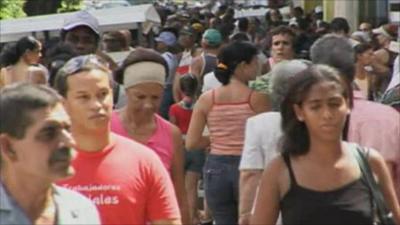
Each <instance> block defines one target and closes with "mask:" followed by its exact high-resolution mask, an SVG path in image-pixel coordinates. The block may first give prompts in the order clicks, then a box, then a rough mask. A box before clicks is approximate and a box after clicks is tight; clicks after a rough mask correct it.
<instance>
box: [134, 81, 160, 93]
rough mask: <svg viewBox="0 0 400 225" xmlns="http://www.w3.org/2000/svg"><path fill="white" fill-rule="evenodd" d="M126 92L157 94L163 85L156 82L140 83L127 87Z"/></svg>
mask: <svg viewBox="0 0 400 225" xmlns="http://www.w3.org/2000/svg"><path fill="white" fill-rule="evenodd" d="M127 91H128V92H130V93H133V94H146V95H147V94H149V95H152V94H158V93H160V91H161V92H162V91H163V87H162V86H161V85H159V84H157V83H142V84H137V85H135V86H132V87H130V88H128V89H127Z"/></svg>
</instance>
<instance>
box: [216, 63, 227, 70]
mask: <svg viewBox="0 0 400 225" xmlns="http://www.w3.org/2000/svg"><path fill="white" fill-rule="evenodd" d="M217 67H218V68H220V69H224V70H227V69H228V66H227V65H225V64H223V63H218V65H217Z"/></svg>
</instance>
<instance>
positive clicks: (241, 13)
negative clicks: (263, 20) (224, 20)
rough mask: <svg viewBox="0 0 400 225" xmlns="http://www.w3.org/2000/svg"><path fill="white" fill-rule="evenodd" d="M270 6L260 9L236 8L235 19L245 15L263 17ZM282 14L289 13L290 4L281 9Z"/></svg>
mask: <svg viewBox="0 0 400 225" xmlns="http://www.w3.org/2000/svg"><path fill="white" fill-rule="evenodd" d="M269 10H270V8H264V7H261V8H258V9H252V8H249V9H235V19H239V18H243V17H253V16H254V17H263V16H265V13H267V12H268V11H269ZM279 11H280V12H281V14H282V15H285V14H289V13H290V8H289V6H285V7H282V8H280V9H279Z"/></svg>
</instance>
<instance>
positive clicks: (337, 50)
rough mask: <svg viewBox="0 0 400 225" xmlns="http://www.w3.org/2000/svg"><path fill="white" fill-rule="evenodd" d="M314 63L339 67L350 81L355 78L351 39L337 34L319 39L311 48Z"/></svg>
mask: <svg viewBox="0 0 400 225" xmlns="http://www.w3.org/2000/svg"><path fill="white" fill-rule="evenodd" d="M310 56H311V61H312V62H313V63H314V64H326V65H329V66H331V67H333V68H335V69H337V70H338V71H339V73H340V75H341V76H342V77H343V78H345V80H346V81H347V82H349V83H352V82H353V80H354V73H355V65H354V64H355V54H354V50H353V47H352V46H351V43H350V40H349V39H347V38H345V37H342V36H338V35H335V34H328V35H325V36H323V37H322V38H320V39H318V40H317V41H316V42H315V43H314V44H313V45H312V46H311V48H310Z"/></svg>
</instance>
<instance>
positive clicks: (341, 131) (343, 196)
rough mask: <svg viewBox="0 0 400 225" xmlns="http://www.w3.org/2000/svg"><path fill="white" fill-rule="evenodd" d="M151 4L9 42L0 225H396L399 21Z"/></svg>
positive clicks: (2, 100) (2, 99)
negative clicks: (145, 11)
mask: <svg viewBox="0 0 400 225" xmlns="http://www.w3.org/2000/svg"><path fill="white" fill-rule="evenodd" d="M158 7H160V6H158ZM159 12H160V14H161V16H162V26H161V27H153V28H150V29H149V30H148V31H146V32H145V33H144V34H140V35H143V36H142V38H140V40H136V39H135V38H133V37H134V36H135V35H133V31H130V30H118V31H111V32H105V33H101V32H100V30H99V24H98V21H97V19H96V18H95V17H93V16H92V15H91V14H90V13H89V12H87V11H78V12H76V13H73V14H71V15H70V17H68V18H65V23H64V25H63V27H62V29H61V32H60V38H59V40H55V41H48V42H44V41H42V40H38V39H36V38H35V37H32V36H27V37H23V38H21V39H19V40H18V41H17V42H15V43H12V44H8V45H6V46H4V48H3V49H2V52H1V55H0V67H1V73H0V178H1V179H0V224H7V225H9V224H15V225H19V224H124V225H125V224H155V225H166V224H184V225H186V224H188V225H189V224H191V225H199V224H215V225H227V224H240V225H250V224H254V225H258V224H371V225H372V224H376V222H377V220H378V219H380V218H378V217H379V216H378V214H377V213H376V212H375V211H376V207H377V204H380V203H382V204H383V205H385V207H386V209H387V211H388V212H390V213H391V214H390V215H391V216H392V217H391V218H390V219H391V220H392V221H393V223H394V224H400V206H399V200H400V71H399V64H400V63H399V52H400V50H399V49H398V48H396V47H393V46H396V45H395V40H396V38H397V39H398V40H397V41H399V37H400V36H399V35H400V34H399V33H398V26H396V25H394V24H390V23H389V22H387V21H386V22H382V23H381V24H374V26H373V25H372V24H371V23H368V22H364V21H363V22H362V23H360V26H359V27H358V28H357V31H355V32H353V33H351V32H350V30H351V28H350V26H349V24H348V22H347V20H346V18H341V17H337V18H334V19H332V20H331V21H323V19H322V18H323V16H322V15H323V11H322V8H321V7H316V8H315V9H314V10H313V11H312V12H310V13H309V14H306V13H305V12H304V10H303V9H302V8H301V7H295V8H292V9H291V13H290V15H282V14H281V12H280V10H279V9H278V8H271V9H269V10H267V12H266V14H265V16H264V17H262V18H261V17H242V18H238V19H235V16H234V12H235V11H234V10H233V9H232V8H230V7H228V6H226V5H223V6H220V7H219V9H218V10H217V11H216V12H214V13H212V12H211V11H210V10H205V9H203V10H200V9H196V8H195V9H184V10H182V11H179V12H175V13H173V14H171V15H168V13H167V12H168V10H164V11H160V9H159ZM189 14H190V16H189ZM286 17H287V18H286ZM112 52H123V53H124V54H125V57H123V59H115V58H113V57H112V54H111V53H112ZM359 159H364V161H363V162H362V160H361V161H360V160H359ZM363 163H365V164H366V165H367V166H368V168H370V170H368V171H369V172H366V171H365V170H363V169H362V168H364V167H363V166H362V165H363ZM369 176H372V177H374V178H375V182H377V184H378V187H379V188H378V189H379V190H378V192H380V193H381V194H382V195H383V202H378V200H377V199H376V198H375V197H374V195H373V192H374V190H375V189H374V188H375V186H373V185H371V183H369V182H368V177H369ZM199 190H204V198H201V197H200V196H199V193H201V191H199ZM201 200H203V201H201ZM378 222H379V221H378Z"/></svg>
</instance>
